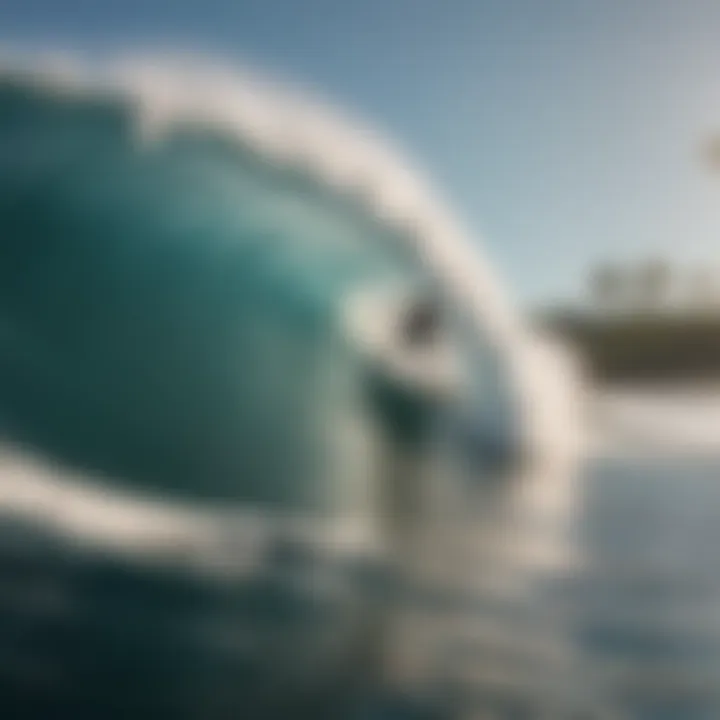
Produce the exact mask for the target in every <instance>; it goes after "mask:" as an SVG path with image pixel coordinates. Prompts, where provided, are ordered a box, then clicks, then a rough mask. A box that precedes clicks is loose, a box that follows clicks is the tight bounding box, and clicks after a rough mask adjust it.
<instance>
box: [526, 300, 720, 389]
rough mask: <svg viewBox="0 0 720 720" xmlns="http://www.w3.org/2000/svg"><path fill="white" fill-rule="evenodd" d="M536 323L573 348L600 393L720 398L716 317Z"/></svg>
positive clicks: (562, 318)
mask: <svg viewBox="0 0 720 720" xmlns="http://www.w3.org/2000/svg"><path fill="white" fill-rule="evenodd" d="M540 322H541V325H543V326H544V327H546V328H548V329H550V330H551V331H552V332H553V333H555V334H557V335H559V336H560V337H562V338H564V339H565V340H566V341H568V342H569V343H570V344H571V345H572V346H573V348H575V350H576V351H577V352H578V354H579V355H580V359H581V362H582V364H583V366H584V367H585V369H586V371H587V373H588V375H589V376H590V377H591V378H592V379H593V380H595V381H596V382H598V383H600V384H601V385H602V386H603V387H605V386H607V387H611V388H613V387H618V388H632V389H640V388H647V389H651V390H660V389H662V391H663V392H668V391H670V392H672V391H673V389H674V388H675V389H678V390H679V391H681V392H686V391H687V390H689V389H693V390H694V391H695V392H708V391H718V392H720V314H718V313H714V312H713V313H697V314H691V313H683V314H681V313H667V314H664V313H645V314H641V313H636V314H623V315H599V314H591V313H587V312H580V311H559V312H557V311H556V312H553V313H549V314H546V315H545V316H544V317H543V318H542V319H541V321H540Z"/></svg>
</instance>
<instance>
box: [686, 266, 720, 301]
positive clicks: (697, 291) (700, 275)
mask: <svg viewBox="0 0 720 720" xmlns="http://www.w3.org/2000/svg"><path fill="white" fill-rule="evenodd" d="M687 294H688V299H689V301H690V305H691V306H692V307H694V308H696V309H699V310H709V309H711V308H714V307H716V306H717V303H718V284H717V277H716V275H715V272H714V269H713V268H699V269H698V270H696V271H695V272H694V273H692V275H691V277H690V284H689V287H688V293H687Z"/></svg>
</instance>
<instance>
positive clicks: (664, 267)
mask: <svg viewBox="0 0 720 720" xmlns="http://www.w3.org/2000/svg"><path fill="white" fill-rule="evenodd" d="M672 279H673V278H672V270H671V268H670V265H669V264H668V263H667V262H666V261H665V260H661V259H653V260H648V261H647V262H646V263H644V264H643V265H641V266H640V268H639V269H638V273H637V283H636V286H635V291H636V297H637V299H638V301H639V304H640V306H641V307H642V308H644V309H648V310H657V309H658V308H661V307H663V306H664V305H666V303H667V301H668V299H669V297H670V291H671V289H672Z"/></svg>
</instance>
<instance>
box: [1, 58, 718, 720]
mask: <svg viewBox="0 0 720 720" xmlns="http://www.w3.org/2000/svg"><path fill="white" fill-rule="evenodd" d="M143 68H144V70H143V72H140V73H138V72H137V68H133V69H132V71H128V73H129V74H128V73H126V72H125V71H123V72H121V73H120V74H118V75H113V80H112V82H111V81H110V79H109V78H108V77H104V76H103V77H102V79H98V77H96V76H95V74H94V73H93V72H82V71H74V70H73V71H72V72H70V73H69V76H68V74H66V72H65V70H66V68H65V66H64V65H63V64H61V63H58V64H51V65H50V66H48V65H45V69H44V70H43V71H42V72H40V73H39V74H38V73H36V72H30V73H29V74H28V73H27V72H17V71H16V70H11V71H8V72H7V73H5V74H3V75H1V76H0V139H1V140H2V142H0V431H1V433H2V435H1V437H2V451H1V452H0V713H1V714H2V716H3V717H20V716H22V717H25V718H48V717H61V716H62V717H65V716H68V717H78V718H81V717H87V718H97V717H103V718H126V717H134V718H143V717H154V718H156V717H167V718H188V719H192V718H201V719H202V720H213V719H215V718H219V719H220V718H222V719H224V718H237V717H248V718H258V719H263V720H264V719H265V718H268V719H269V718H278V719H279V718H287V717H299V718H307V719H309V720H314V719H315V718H332V719H333V720H335V719H341V720H344V719H345V718H353V720H354V719H355V718H358V719H359V720H372V719H373V718H376V719H377V718H380V717H383V718H396V719H397V720H400V719H401V718H407V719H410V718H420V717H433V718H448V719H450V718H453V719H454V718H463V719H464V718H475V719H477V718H501V719H503V720H504V719H506V718H507V719H510V718H536V717H537V718H546V719H548V718H551V719H552V720H564V719H565V718H567V720H570V719H571V718H574V719H575V720H578V718H585V719H586V720H588V719H590V718H596V719H598V720H599V719H600V718H616V717H619V718H621V717H627V718H632V719H635V718H637V720H645V718H648V719H652V720H655V719H658V720H666V719H668V720H669V719H670V718H683V719H684V720H694V719H695V718H697V719H698V720H704V718H711V717H713V718H714V717H718V716H719V715H720V705H718V702H717V699H716V697H715V694H716V690H715V688H716V687H718V686H719V684H718V682H717V680H718V678H716V676H715V673H716V672H717V670H718V668H719V667H720V666H719V665H718V663H717V659H718V656H717V648H716V640H715V625H716V624H717V621H716V617H718V611H719V610H720V595H719V594H718V585H717V583H716V582H715V578H716V575H717V572H718V570H720V567H718V564H717V561H716V560H715V555H716V552H715V550H716V547H717V543H716V539H717V538H716V535H718V530H717V528H718V525H717V523H716V522H715V520H716V514H717V504H716V499H717V495H718V491H717V490H716V477H715V473H716V470H717V468H718V467H720V461H717V462H716V461H714V460H713V459H712V458H710V457H708V454H707V453H706V454H705V455H703V457H702V459H701V458H700V456H696V457H695V456H686V457H684V458H682V459H680V458H678V459H677V460H672V461H671V460H669V459H668V458H667V457H666V456H664V455H663V456H662V458H660V456H659V455H657V454H656V453H654V452H651V451H648V450H647V448H646V449H645V451H644V452H645V454H644V455H642V454H640V455H639V454H637V453H636V454H635V455H633V456H630V455H628V454H627V453H623V454H620V456H619V457H618V456H614V455H611V454H606V455H603V454H602V453H599V454H598V453H596V457H594V458H593V459H592V460H590V461H589V462H588V463H587V465H586V466H585V467H584V468H582V469H580V470H578V469H577V468H573V467H572V466H571V465H570V464H567V465H566V464H563V463H555V464H550V465H548V464H546V463H543V462H541V461H540V459H537V458H536V459H535V462H530V463H529V464H526V465H523V463H522V462H520V460H522V459H523V457H522V453H521V452H520V448H521V447H522V446H521V444H520V443H519V439H520V438H521V436H522V435H523V433H522V432H521V430H522V425H523V422H524V420H525V415H524V413H527V412H528V411H529V410H534V409H535V408H534V405H533V402H531V400H532V399H533V398H530V400H529V399H528V397H526V396H525V395H524V394H523V393H524V391H523V388H522V387H521V386H520V385H519V381H518V378H517V377H516V376H515V375H514V374H513V371H514V369H515V367H514V362H515V361H516V360H517V355H518V348H519V345H518V344H517V342H516V341H517V333H518V328H517V326H516V325H515V323H514V321H513V319H512V317H511V316H510V315H509V314H508V312H507V310H506V309H505V307H504V305H503V303H502V302H500V301H499V300H498V296H497V293H496V292H495V289H494V284H493V283H492V282H491V281H490V280H491V279H490V277H489V274H488V272H487V270H486V269H485V266H484V264H483V263H482V262H479V263H478V262H476V261H475V259H474V255H473V254H472V253H471V254H469V255H468V254H466V252H465V250H463V249H462V246H461V245H460V246H456V243H455V241H456V240H457V237H456V233H455V232H454V231H452V223H448V222H447V218H446V217H445V216H444V215H443V214H442V213H440V214H438V213H435V212H430V211H429V208H431V206H432V205H433V203H431V202H429V201H427V202H426V196H425V195H424V194H423V193H422V192H419V191H418V190H417V187H416V186H417V183H416V180H415V175H414V174H413V173H412V172H410V171H406V170H397V168H396V169H395V170H393V171H392V172H389V171H387V168H386V167H385V164H384V161H383V162H381V161H380V160H379V159H378V158H379V157H380V156H382V155H383V152H381V151H380V150H378V148H377V147H376V146H375V145H374V144H373V143H370V144H369V145H368V144H367V143H365V144H363V145H362V146H358V145H357V143H356V142H355V141H352V142H351V140H350V139H348V137H347V136H346V135H344V134H343V133H342V132H339V134H338V130H337V127H336V125H335V124H334V123H332V122H328V121H327V120H326V118H325V117H324V116H323V117H322V118H320V119H318V118H317V117H315V118H314V119H313V120H312V121H311V122H309V123H308V124H307V126H305V124H306V121H307V117H306V116H307V115H308V113H309V114H310V115H313V113H312V112H310V110H309V108H308V107H307V106H306V105H304V104H301V105H300V106H298V105H297V104H295V105H293V104H292V103H291V105H290V106H287V105H283V106H282V111H279V110H278V106H276V105H272V103H270V105H268V104H267V102H265V101H263V102H258V101H257V98H258V97H259V96H260V95H262V92H261V91H260V90H259V89H258V88H257V87H255V86H253V85H250V86H249V85H248V84H247V83H246V82H245V83H241V84H240V86H237V85H232V84H231V86H230V87H229V86H228V85H227V83H226V82H225V81H224V80H222V82H221V81H220V80H221V78H220V76H218V75H216V74H214V72H213V73H210V75H207V74H204V75H203V74H201V75H200V77H199V80H198V81H197V82H194V83H193V82H191V81H192V78H193V75H194V70H192V72H191V71H189V70H188V69H187V68H185V69H183V70H182V71H181V72H180V73H179V74H178V73H175V76H174V77H175V78H176V79H177V78H180V79H181V81H182V82H180V86H179V89H180V91H179V92H178V91H177V89H176V90H174V91H173V92H170V87H171V85H172V83H171V82H170V80H168V79H167V78H166V77H165V75H161V76H160V80H159V79H158V75H157V70H158V68H157V67H156V66H155V65H152V64H151V65H144V66H143ZM191 69H192V68H191ZM188 82H189V83H190V84H189V85H187V84H186V83H188ZM173 87H174V86H173ZM249 87H250V88H251V90H250V91H249V90H248V88H249ZM263 92H264V91H263ZM268 107H271V109H272V112H270V113H269V114H268V112H267V109H268ZM268 118H270V119H268ZM361 134H362V133H361ZM363 137H365V136H363ZM365 139H367V138H366V137H365ZM359 147H360V149H359ZM378 167H382V168H384V169H383V170H382V171H381V172H380V171H378V169H377V168H378ZM525 390H527V388H525ZM549 425H552V423H549ZM567 431H568V428H567V427H564V426H562V425H561V426H560V427H559V430H557V432H556V435H557V434H558V433H559V435H558V437H559V438H560V439H562V438H563V437H564V433H565V432H567ZM558 437H556V438H555V439H556V440H557V439H558ZM560 444H561V443H560ZM554 447H556V448H557V447H559V444H556V445H555V446H554ZM604 447H605V449H607V445H605V446H604Z"/></svg>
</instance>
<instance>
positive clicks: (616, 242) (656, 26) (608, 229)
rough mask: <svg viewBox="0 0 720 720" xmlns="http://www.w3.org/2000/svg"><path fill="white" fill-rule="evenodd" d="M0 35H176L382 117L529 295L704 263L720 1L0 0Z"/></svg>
mask: <svg viewBox="0 0 720 720" xmlns="http://www.w3.org/2000/svg"><path fill="white" fill-rule="evenodd" d="M0 37H2V38H3V39H5V40H10V41H29V42H34V43H36V42H40V43H44V44H49V45H61V46H67V45H80V46H93V45H102V46H106V45H108V44H111V45H117V46H120V47H127V46H133V45H140V46H142V47H147V46H148V45H152V44H153V43H156V42H157V43H162V44H173V45H178V44H180V45H182V46H185V45H189V46H191V47H193V48H198V49H201V50H203V49H204V50H208V51H210V52H212V53H214V54H220V55H229V56H237V57H240V58H243V57H244V58H249V59H250V60H251V61H252V62H254V63H256V64H259V65H261V66H264V67H267V68H269V69H271V70H274V71H276V72H278V73H279V74H281V75H282V76H287V77H291V78H293V77H294V78H297V79H299V80H300V81H302V82H306V83H309V84H311V85H313V86H315V87H317V88H318V89H319V90H321V91H322V92H324V93H325V94H326V95H328V96H329V97H330V98H331V99H334V100H337V101H339V102H340V103H341V104H343V105H346V106H349V107H350V108H351V109H353V110H355V111H356V112H358V113H360V114H361V115H365V116H367V117H369V118H370V119H371V120H372V121H374V122H375V124H377V125H379V126H380V127H382V128H385V129H386V130H387V131H388V132H389V133H390V134H391V135H392V136H393V137H395V138H398V139H399V140H400V141H401V144H402V146H403V147H404V148H405V149H406V150H407V151H409V153H410V154H412V156H413V157H414V158H415V159H416V160H417V161H418V162H419V163H420V164H421V165H423V166H424V167H425V168H426V169H427V170H429V172H430V173H431V174H432V175H433V176H434V178H435V181H436V184H438V185H439V186H440V187H441V189H442V191H443V194H444V196H445V197H446V198H448V199H449V200H450V203H451V205H452V206H453V207H454V208H455V210H456V211H457V212H458V214H459V215H460V216H461V217H462V219H463V220H464V221H465V224H466V225H467V226H468V227H469V229H470V230H471V231H472V232H473V233H475V234H476V235H477V236H478V237H482V240H483V242H484V244H485V246H486V247H487V252H488V253H489V255H490V256H491V258H492V259H493V261H494V263H495V264H496V265H497V266H498V268H499V270H500V271H501V273H502V274H503V275H504V276H505V278H507V280H508V281H509V283H510V284H511V286H512V287H513V288H514V289H515V291H516V292H517V293H519V294H520V295H521V297H523V298H524V299H525V300H528V301H536V300H543V301H544V300H550V299H555V298H564V297H567V296H572V295H574V294H576V293H577V292H578V291H579V290H580V289H581V287H582V283H583V281H584V276H585V272H586V269H587V267H588V265H589V264H591V263H592V262H594V261H596V260H598V259H604V258H610V259H617V260H620V261H625V260H628V261H631V260H635V259H642V258H643V257H645V256H647V255H649V254H661V255H664V256H667V257H669V258H671V259H674V260H677V261H678V262H684V263H688V264H704V265H707V264H710V263H714V262H715V261H716V260H717V261H718V262H719V264H720V176H718V177H717V178H714V177H712V175H711V174H710V173H709V172H708V170H707V168H706V167H705V166H704V164H703V163H702V161H701V158H700V154H699V148H700V146H701V143H702V142H703V139H704V138H705V137H707V135H708V134H709V133H710V132H711V131H712V130H713V129H718V130H720V42H719V41H718V38H720V2H717V0H254V1H253V2H249V1H247V0H124V1H123V2H114V1H112V0H62V2H60V0H0Z"/></svg>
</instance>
